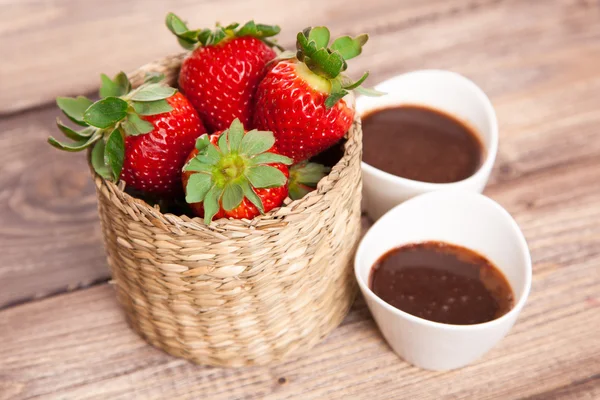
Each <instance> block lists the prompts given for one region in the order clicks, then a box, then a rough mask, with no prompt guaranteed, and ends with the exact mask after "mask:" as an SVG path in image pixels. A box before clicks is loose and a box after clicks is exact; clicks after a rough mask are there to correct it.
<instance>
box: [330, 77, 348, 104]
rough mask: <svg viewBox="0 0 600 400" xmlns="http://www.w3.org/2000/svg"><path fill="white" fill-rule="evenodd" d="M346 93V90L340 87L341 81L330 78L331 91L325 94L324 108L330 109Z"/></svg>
mask: <svg viewBox="0 0 600 400" xmlns="http://www.w3.org/2000/svg"><path fill="white" fill-rule="evenodd" d="M347 94H348V92H347V91H346V90H344V89H342V86H341V83H340V81H339V80H338V79H334V80H332V81H331V92H330V93H329V96H327V99H325V108H327V109H330V108H331V107H333V106H334V105H335V104H336V103H337V102H338V101H340V99H341V98H342V97H344V96H345V95H347Z"/></svg>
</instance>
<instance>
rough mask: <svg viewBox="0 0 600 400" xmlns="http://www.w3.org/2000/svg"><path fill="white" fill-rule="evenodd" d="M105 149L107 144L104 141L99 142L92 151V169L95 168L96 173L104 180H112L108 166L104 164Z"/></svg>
mask: <svg viewBox="0 0 600 400" xmlns="http://www.w3.org/2000/svg"><path fill="white" fill-rule="evenodd" d="M104 148H105V143H104V140H98V141H97V142H96V144H95V145H94V148H93V149H92V155H91V157H90V161H91V162H92V167H94V171H96V173H97V174H98V175H100V176H101V177H103V178H104V179H108V180H110V179H112V174H111V171H110V169H109V168H108V165H106V164H105V163H104Z"/></svg>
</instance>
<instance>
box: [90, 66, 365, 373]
mask: <svg viewBox="0 0 600 400" xmlns="http://www.w3.org/2000/svg"><path fill="white" fill-rule="evenodd" d="M182 58H183V56H182V55H178V56H174V57H168V58H165V59H163V60H161V61H159V62H156V63H152V64H148V65H146V66H144V67H142V68H140V69H139V70H138V71H136V72H135V73H133V74H132V75H131V79H132V82H133V84H134V85H136V84H139V83H140V82H141V80H142V78H143V76H144V73H145V72H147V71H158V72H163V73H165V75H166V76H167V78H168V79H169V81H170V83H171V84H174V83H175V77H176V75H177V72H178V68H179V66H180V64H181V60H182ZM361 134H362V133H361V127H360V122H358V121H357V122H355V123H354V125H353V126H352V128H351V129H350V131H349V132H348V136H347V138H348V140H347V142H346V144H345V146H344V149H345V152H344V156H343V158H342V159H341V160H340V161H339V162H338V163H337V164H336V165H335V166H334V167H333V168H332V171H331V173H330V174H329V175H328V176H327V177H325V178H324V179H322V180H321V182H320V183H319V185H318V188H317V190H316V191H314V192H312V193H310V194H308V195H307V196H305V197H304V198H303V199H300V200H297V201H294V202H291V201H289V199H288V201H287V203H288V204H287V205H286V206H285V207H281V208H279V209H275V210H273V211H271V212H269V213H268V214H266V215H264V216H260V217H257V218H254V219H253V220H228V219H221V220H218V221H215V222H213V223H212V224H211V225H210V227H207V226H206V225H205V224H204V223H203V222H202V220H201V219H200V218H188V217H187V216H181V217H180V216H175V215H172V214H162V213H161V212H160V211H159V210H158V209H156V208H153V207H151V206H150V205H148V204H147V203H145V202H144V201H142V200H139V199H136V198H134V197H132V196H130V195H129V194H127V193H125V192H124V191H123V190H121V188H120V187H118V186H117V185H115V184H113V183H111V182H107V181H105V180H103V179H102V178H101V177H99V176H97V175H95V176H94V180H95V184H96V188H97V194H98V200H99V212H100V217H101V221H102V230H103V234H104V240H105V246H106V250H107V253H108V263H109V266H110V269H111V273H112V276H113V280H114V282H115V284H116V288H117V297H118V299H119V302H120V303H121V305H122V306H123V308H124V310H125V313H126V315H127V319H128V321H129V323H130V324H131V326H132V327H133V329H134V330H135V331H137V332H138V333H139V334H140V335H141V336H142V337H143V338H144V339H145V340H147V341H148V342H149V343H150V344H152V345H154V346H156V347H159V348H161V349H163V350H164V351H166V352H168V353H170V354H173V355H175V356H179V357H183V358H186V359H188V360H191V361H193V362H195V363H199V364H206V365H215V366H242V365H252V364H265V363H269V362H273V361H276V360H280V359H282V358H284V357H286V356H287V355H289V354H291V353H299V352H301V351H306V350H307V349H308V348H310V347H311V346H313V345H315V344H316V343H318V342H319V341H320V340H321V339H322V338H323V337H325V336H326V335H327V334H328V333H329V332H331V331H332V330H333V329H334V328H335V327H336V326H337V325H338V324H339V323H340V322H341V321H342V319H343V318H344V316H345V315H346V313H347V312H348V310H349V308H350V306H351V304H352V301H353V299H354V297H355V294H356V285H355V282H354V277H353V273H352V257H353V254H354V251H355V247H356V244H357V242H358V239H359V235H360V197H361V173H360V172H361V171H360V159H361V149H362V147H361Z"/></svg>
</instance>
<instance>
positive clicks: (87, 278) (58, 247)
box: [0, 108, 108, 307]
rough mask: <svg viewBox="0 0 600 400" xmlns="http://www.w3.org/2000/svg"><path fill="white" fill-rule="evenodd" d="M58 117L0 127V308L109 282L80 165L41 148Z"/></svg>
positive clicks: (35, 116)
mask: <svg viewBox="0 0 600 400" xmlns="http://www.w3.org/2000/svg"><path fill="white" fill-rule="evenodd" d="M57 115H58V113H57V110H55V109H54V108H48V109H45V110H43V111H42V110H35V111H32V112H28V113H25V114H20V115H15V116H13V117H10V118H5V119H3V120H2V121H0V149H1V154H2V160H3V162H2V163H1V164H0V210H1V211H0V221H2V223H0V242H1V246H0V247H1V248H2V252H1V253H0V254H1V255H0V307H2V306H6V305H8V304H11V303H15V302H20V301H24V300H27V299H31V298H34V297H43V296H45V295H48V294H51V293H54V292H57V291H62V290H66V289H74V288H76V287H80V286H86V285H89V284H90V283H92V282H95V281H97V280H102V279H106V278H107V276H108V269H107V267H106V258H105V255H104V250H103V248H102V237H101V234H100V226H99V220H98V213H97V209H96V197H95V191H94V187H93V183H92V181H91V180H90V176H89V169H88V167H87V163H86V161H85V158H84V156H83V154H78V155H77V156H74V155H72V154H68V153H63V152H58V151H53V150H52V149H51V148H50V146H49V145H48V144H47V143H46V142H45V138H46V136H48V135H49V134H50V133H52V134H54V132H53V126H54V118H55V116H57Z"/></svg>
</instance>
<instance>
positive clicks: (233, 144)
mask: <svg viewBox="0 0 600 400" xmlns="http://www.w3.org/2000/svg"><path fill="white" fill-rule="evenodd" d="M243 137H244V126H243V125H242V123H241V122H240V120H239V119H237V118H236V119H234V120H233V122H231V126H230V127H229V148H230V149H231V151H239V149H240V144H241V143H242V139H243Z"/></svg>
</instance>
